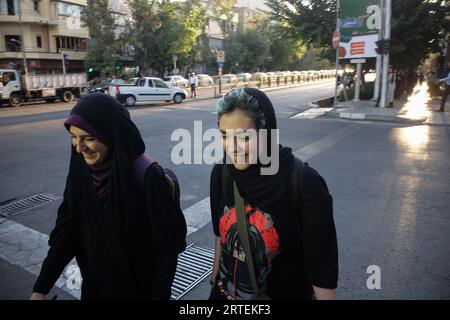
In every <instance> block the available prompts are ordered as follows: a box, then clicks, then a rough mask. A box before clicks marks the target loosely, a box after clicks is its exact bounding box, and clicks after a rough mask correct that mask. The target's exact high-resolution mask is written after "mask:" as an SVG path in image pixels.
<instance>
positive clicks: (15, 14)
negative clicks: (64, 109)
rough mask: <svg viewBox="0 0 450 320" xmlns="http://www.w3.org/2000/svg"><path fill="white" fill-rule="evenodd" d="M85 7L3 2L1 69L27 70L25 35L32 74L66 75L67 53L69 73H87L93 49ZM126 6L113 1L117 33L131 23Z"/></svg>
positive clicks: (78, 1) (42, 0)
mask: <svg viewBox="0 0 450 320" xmlns="http://www.w3.org/2000/svg"><path fill="white" fill-rule="evenodd" d="M85 6H86V0H65V1H54V0H0V67H13V68H18V69H22V70H23V68H22V66H23V53H22V48H21V45H22V35H23V45H24V46H23V47H24V51H25V57H26V64H27V69H28V73H31V74H33V73H36V74H38V73H47V72H55V73H58V72H62V54H63V53H65V54H67V58H68V63H67V66H66V70H67V71H68V72H84V71H85V69H86V66H85V58H86V54H87V48H88V46H89V31H88V29H87V28H86V27H83V23H82V22H81V12H82V9H83V7H85ZM125 6H126V5H125V2H124V1H123V0H121V1H120V0H112V1H110V5H109V10H110V11H111V12H112V13H113V16H114V17H115V19H116V25H117V29H116V34H119V33H120V32H123V30H124V28H125V25H126V24H127V14H128V12H127V10H126V7H125ZM21 29H22V30H21ZM124 59H125V60H127V59H128V60H132V58H131V57H125V58H124ZM125 62H127V61H125ZM128 62H129V61H128Z"/></svg>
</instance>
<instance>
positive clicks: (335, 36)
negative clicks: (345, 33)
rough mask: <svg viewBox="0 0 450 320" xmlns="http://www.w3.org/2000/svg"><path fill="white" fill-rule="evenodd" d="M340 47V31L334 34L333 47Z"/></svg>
mask: <svg viewBox="0 0 450 320" xmlns="http://www.w3.org/2000/svg"><path fill="white" fill-rule="evenodd" d="M338 46H339V31H335V32H333V47H334V48H335V49H336V48H337V47H338Z"/></svg>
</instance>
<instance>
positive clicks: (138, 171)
mask: <svg viewBox="0 0 450 320" xmlns="http://www.w3.org/2000/svg"><path fill="white" fill-rule="evenodd" d="M155 162H156V161H155V160H154V159H152V158H150V157H149V156H147V155H145V154H141V155H140V156H138V157H137V158H136V160H135V161H134V164H133V166H134V173H135V177H136V181H137V183H138V185H139V186H140V187H141V188H143V187H144V176H145V172H146V171H147V169H148V167H150V166H151V165H152V164H153V163H155ZM163 170H164V174H165V176H166V180H167V182H168V183H169V185H170V187H171V189H172V198H173V199H174V200H175V201H176V203H177V204H178V206H179V205H180V184H179V182H178V178H177V176H176V174H175V173H174V172H173V171H172V170H170V169H168V168H164V169H163Z"/></svg>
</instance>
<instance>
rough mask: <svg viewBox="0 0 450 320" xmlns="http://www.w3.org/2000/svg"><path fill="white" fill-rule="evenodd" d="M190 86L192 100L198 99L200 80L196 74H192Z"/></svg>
mask: <svg viewBox="0 0 450 320" xmlns="http://www.w3.org/2000/svg"><path fill="white" fill-rule="evenodd" d="M189 84H190V86H191V98H194V99H195V98H197V86H198V78H197V75H196V74H195V72H192V73H191V76H190V77H189Z"/></svg>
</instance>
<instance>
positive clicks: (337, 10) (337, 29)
mask: <svg viewBox="0 0 450 320" xmlns="http://www.w3.org/2000/svg"><path fill="white" fill-rule="evenodd" d="M339 9H340V0H337V1H336V31H337V32H339V37H340V35H341V33H340V30H339ZM338 69H339V43H338V45H337V47H336V74H335V78H336V84H335V86H334V101H333V108H336V104H337V99H338V97H337V94H338V86H339V81H338V76H339V73H338Z"/></svg>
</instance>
